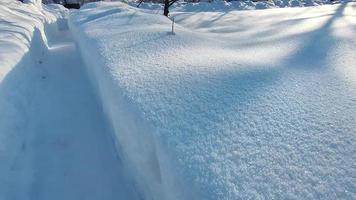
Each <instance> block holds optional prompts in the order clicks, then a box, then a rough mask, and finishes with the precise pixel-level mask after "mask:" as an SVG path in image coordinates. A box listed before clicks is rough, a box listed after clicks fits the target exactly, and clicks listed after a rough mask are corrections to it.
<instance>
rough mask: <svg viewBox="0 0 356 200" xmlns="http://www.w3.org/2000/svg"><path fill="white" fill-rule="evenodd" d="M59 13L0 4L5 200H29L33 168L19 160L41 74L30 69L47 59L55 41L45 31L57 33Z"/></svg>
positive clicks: (1, 195) (0, 189) (0, 182)
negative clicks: (37, 77)
mask: <svg viewBox="0 0 356 200" xmlns="http://www.w3.org/2000/svg"><path fill="white" fill-rule="evenodd" d="M60 10H61V7H57V6H52V8H49V7H45V6H44V7H42V6H41V5H40V3H38V2H37V1H27V3H21V2H19V1H1V2H0V113H1V114H0V163H1V165H0V199H27V198H28V188H29V187H30V185H31V181H32V180H31V177H32V173H31V172H29V171H27V169H28V168H27V167H28V166H29V165H31V164H32V163H30V162H28V163H20V160H21V159H20V156H19V155H21V153H23V152H24V151H26V146H25V145H24V143H23V141H25V140H26V138H28V137H29V136H28V133H29V132H28V131H26V128H25V127H28V126H29V124H28V118H27V117H28V116H27V114H28V113H27V112H26V111H28V109H29V107H30V105H31V103H32V102H31V100H32V99H33V97H34V96H35V94H33V91H34V90H35V88H32V89H33V90H31V89H29V85H31V83H29V82H28V80H29V79H30V78H31V76H33V74H34V73H36V72H34V71H35V70H34V69H33V68H31V66H36V65H38V64H39V62H42V61H41V59H42V58H43V57H44V56H45V55H46V54H47V50H48V44H49V43H50V42H51V38H47V37H46V35H45V32H51V31H53V32H55V31H56V29H57V25H56V21H57V19H60V18H61V15H62V11H63V10H62V11H60ZM33 85H35V84H33ZM33 85H32V86H33ZM26 159H27V160H26V161H28V160H30V159H31V158H28V157H26Z"/></svg>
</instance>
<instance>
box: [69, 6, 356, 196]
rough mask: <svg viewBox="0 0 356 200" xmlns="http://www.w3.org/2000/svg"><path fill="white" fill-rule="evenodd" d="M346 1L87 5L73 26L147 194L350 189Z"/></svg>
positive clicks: (355, 59)
mask: <svg viewBox="0 0 356 200" xmlns="http://www.w3.org/2000/svg"><path fill="white" fill-rule="evenodd" d="M355 9H356V4H355V3H347V4H338V5H330V6H320V7H312V8H286V9H271V10H263V11H239V12H238V11H230V12H220V11H215V12H198V13H197V12H185V11H184V10H181V11H179V12H172V16H174V17H175V19H176V21H177V25H176V26H175V30H176V32H175V34H171V33H169V31H170V28H171V21H170V20H169V19H167V18H165V17H163V16H160V15H155V14H149V13H147V12H146V11H145V12H142V10H140V9H136V8H132V7H129V6H127V5H125V4H121V3H94V4H87V5H86V6H84V7H83V8H82V9H81V10H80V11H74V12H72V13H71V15H70V29H71V30H72V31H73V33H74V36H75V38H76V41H77V43H78V45H79V48H80V50H81V52H82V56H83V59H84V61H85V63H86V67H87V69H88V72H89V77H90V81H91V82H92V83H93V85H94V87H95V88H96V90H97V95H98V96H99V97H100V100H101V102H102V104H103V109H104V112H105V114H106V116H107V117H108V118H109V120H110V123H111V124H112V126H113V129H114V132H115V134H116V136H117V144H118V145H117V148H119V149H120V151H119V152H120V154H121V156H122V157H123V158H124V160H125V162H124V163H125V164H126V165H128V166H130V167H129V169H130V174H131V175H132V176H133V177H134V178H135V180H136V182H137V184H138V187H139V188H142V189H143V191H144V193H145V199H214V200H215V199H354V198H356V190H355V188H356V181H355V176H356V167H355V163H356V157H355V155H356V148H355V146H356V137H355V136H356V132H355V130H356V123H355V121H356V81H355V80H356V73H355V63H356V55H355V52H356V45H355V44H356V37H355V30H356V23H355V21H356V16H355Z"/></svg>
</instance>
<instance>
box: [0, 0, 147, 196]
mask: <svg viewBox="0 0 356 200" xmlns="http://www.w3.org/2000/svg"><path fill="white" fill-rule="evenodd" d="M66 12H67V11H66V9H64V8H63V7H61V6H58V5H51V6H38V5H36V3H28V4H21V3H20V2H19V1H8V2H3V1H1V2H0V199H1V200H17V199H19V200H27V199H35V200H48V199H51V200H56V199H58V200H63V199H66V200H78V199H88V200H90V199H93V200H94V199H96V200H98V199H103V200H110V199H133V200H135V199H140V198H141V197H140V191H137V190H136V189H135V188H136V187H135V186H134V185H133V182H132V181H131V180H130V178H129V177H128V176H126V173H125V169H124V166H123V164H122V163H121V158H120V157H118V154H117V152H116V149H115V146H114V143H113V140H112V135H113V133H112V129H111V126H110V125H109V124H108V122H107V120H106V118H105V116H104V114H103V112H102V110H101V107H100V103H99V102H98V101H97V97H96V96H95V93H94V92H93V89H92V87H91V84H90V83H89V81H88V78H87V75H86V72H85V68H84V67H83V63H82V61H81V59H80V54H79V52H78V51H77V50H76V46H75V44H74V42H73V40H72V36H71V34H70V32H69V31H68V26H66V19H65V18H63V17H65V16H66Z"/></svg>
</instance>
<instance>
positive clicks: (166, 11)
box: [163, 0, 178, 17]
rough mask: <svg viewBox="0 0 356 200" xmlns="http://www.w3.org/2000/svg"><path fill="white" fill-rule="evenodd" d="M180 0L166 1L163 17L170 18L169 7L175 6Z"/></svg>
mask: <svg viewBox="0 0 356 200" xmlns="http://www.w3.org/2000/svg"><path fill="white" fill-rule="evenodd" d="M177 1H178V0H164V8H163V15H165V16H167V17H168V14H169V7H171V5H173V4H174V3H175V2H177Z"/></svg>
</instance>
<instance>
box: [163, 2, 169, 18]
mask: <svg viewBox="0 0 356 200" xmlns="http://www.w3.org/2000/svg"><path fill="white" fill-rule="evenodd" d="M168 14H169V0H164V9H163V15H164V16H166V17H168Z"/></svg>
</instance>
